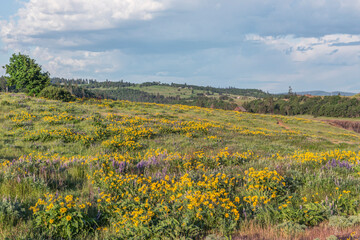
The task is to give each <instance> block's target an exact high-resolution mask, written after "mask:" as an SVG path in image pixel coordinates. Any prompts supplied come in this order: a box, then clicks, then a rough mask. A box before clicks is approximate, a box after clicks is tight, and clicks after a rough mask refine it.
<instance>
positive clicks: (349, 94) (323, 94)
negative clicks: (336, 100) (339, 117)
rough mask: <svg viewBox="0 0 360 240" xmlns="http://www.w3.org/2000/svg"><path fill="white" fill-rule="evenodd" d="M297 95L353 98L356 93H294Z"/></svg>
mask: <svg viewBox="0 0 360 240" xmlns="http://www.w3.org/2000/svg"><path fill="white" fill-rule="evenodd" d="M295 93H296V94H297V95H312V96H334V95H339V94H340V95H341V96H354V95H356V93H351V92H341V91H335V92H325V91H320V90H319V91H317V90H315V91H304V92H295ZM283 94H287V93H281V95H283Z"/></svg>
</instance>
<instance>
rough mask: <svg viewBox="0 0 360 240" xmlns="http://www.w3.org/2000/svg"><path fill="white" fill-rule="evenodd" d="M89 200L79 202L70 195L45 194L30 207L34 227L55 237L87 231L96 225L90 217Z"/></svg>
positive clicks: (64, 236)
mask: <svg viewBox="0 0 360 240" xmlns="http://www.w3.org/2000/svg"><path fill="white" fill-rule="evenodd" d="M91 205H92V204H91V203H90V202H86V203H81V202H80V201H79V199H78V198H76V199H74V197H73V196H72V195H67V196H66V197H65V198H63V197H61V196H54V195H53V194H45V199H44V200H43V199H41V198H40V199H39V200H38V201H37V203H36V204H35V206H32V207H30V210H32V211H33V214H34V215H35V221H34V224H35V229H37V230H40V232H42V233H43V234H46V235H48V236H49V237H55V238H59V237H60V238H70V239H71V238H73V237H75V236H76V235H79V234H81V233H83V232H89V231H92V230H93V229H94V227H95V226H96V222H95V219H94V218H93V217H90V215H91V214H90V211H89V210H90V207H91Z"/></svg>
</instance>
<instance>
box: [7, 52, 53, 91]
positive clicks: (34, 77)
mask: <svg viewBox="0 0 360 240" xmlns="http://www.w3.org/2000/svg"><path fill="white" fill-rule="evenodd" d="M3 68H4V69H5V70H6V74H8V75H9V76H6V79H7V84H8V86H15V87H16V89H18V90H21V91H25V92H27V94H29V95H37V94H38V93H40V91H41V90H42V89H43V88H45V87H46V86H47V85H49V83H50V77H49V75H50V74H49V73H48V72H42V70H41V66H40V65H39V64H37V63H36V62H35V60H34V59H31V58H30V57H29V56H27V55H24V54H21V53H18V54H15V53H14V54H13V55H12V56H11V57H10V63H9V64H6V65H5V66H3Z"/></svg>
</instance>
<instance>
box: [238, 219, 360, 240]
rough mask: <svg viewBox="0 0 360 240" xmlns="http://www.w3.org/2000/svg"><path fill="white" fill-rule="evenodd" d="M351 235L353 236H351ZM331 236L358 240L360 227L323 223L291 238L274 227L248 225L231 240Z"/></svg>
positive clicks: (303, 239)
mask: <svg viewBox="0 0 360 240" xmlns="http://www.w3.org/2000/svg"><path fill="white" fill-rule="evenodd" d="M351 234H352V235H353V236H351ZM331 235H334V236H336V237H337V238H338V239H341V240H345V239H349V240H353V239H354V240H355V239H360V227H359V226H354V227H350V228H346V229H341V228H336V227H330V226H328V223H327V222H324V223H322V224H320V225H319V226H316V227H311V228H308V229H306V230H305V231H304V232H303V233H300V234H298V235H296V236H291V235H288V234H287V233H285V232H283V231H281V230H279V229H277V228H276V227H275V226H272V227H271V226H268V227H266V228H261V227H259V226H258V225H256V224H255V223H248V224H244V227H243V228H242V230H241V232H238V233H235V234H234V235H233V236H232V240H313V239H316V238H319V239H321V240H326V238H328V237H329V236H331Z"/></svg>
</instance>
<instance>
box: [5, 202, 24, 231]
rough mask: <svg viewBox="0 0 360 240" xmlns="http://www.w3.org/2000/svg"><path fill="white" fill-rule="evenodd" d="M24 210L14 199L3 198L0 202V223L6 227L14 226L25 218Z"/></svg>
mask: <svg viewBox="0 0 360 240" xmlns="http://www.w3.org/2000/svg"><path fill="white" fill-rule="evenodd" d="M25 214H26V212H25V208H23V207H22V206H21V203H19V202H18V201H17V200H16V199H15V200H13V201H12V200H11V199H7V198H3V199H2V200H0V222H1V223H5V224H8V225H16V224H17V222H18V221H19V220H20V219H22V218H25Z"/></svg>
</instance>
